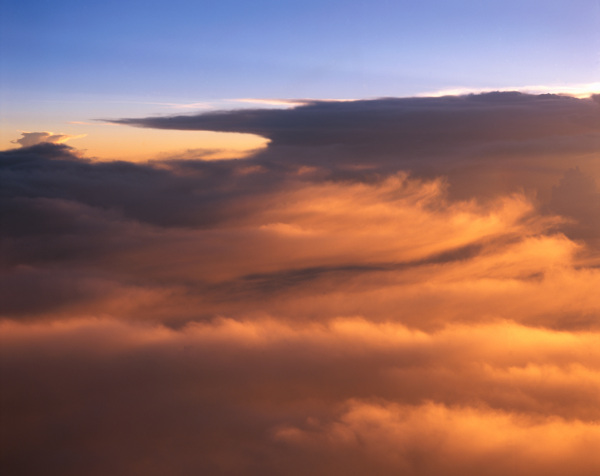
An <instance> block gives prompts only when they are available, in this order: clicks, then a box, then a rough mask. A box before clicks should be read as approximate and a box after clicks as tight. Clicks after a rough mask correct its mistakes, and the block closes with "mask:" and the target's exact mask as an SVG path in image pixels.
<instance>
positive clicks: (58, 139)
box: [12, 131, 87, 147]
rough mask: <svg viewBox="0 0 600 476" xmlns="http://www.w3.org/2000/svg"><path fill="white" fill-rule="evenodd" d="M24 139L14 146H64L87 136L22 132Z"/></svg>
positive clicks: (17, 141)
mask: <svg viewBox="0 0 600 476" xmlns="http://www.w3.org/2000/svg"><path fill="white" fill-rule="evenodd" d="M21 135H22V137H21V138H20V139H15V140H14V141H12V143H13V144H20V145H21V147H31V146H33V145H37V144H41V143H50V144H64V143H65V142H67V141H69V140H72V139H79V138H81V137H85V136H86V135H87V134H79V135H68V134H54V133H53V132H24V131H23V132H21Z"/></svg>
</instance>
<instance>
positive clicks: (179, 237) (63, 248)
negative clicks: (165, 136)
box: [0, 93, 600, 476]
mask: <svg viewBox="0 0 600 476" xmlns="http://www.w3.org/2000/svg"><path fill="white" fill-rule="evenodd" d="M598 106H599V105H598V103H597V102H596V101H594V100H592V99H576V98H572V97H562V96H548V95H543V96H531V95H526V94H521V93H493V94H485V95H473V96H465V97H442V98H410V99H380V100H374V101H356V102H347V103H341V102H340V103H334V102H311V103H306V104H304V105H302V106H299V107H296V108H293V109H284V110H283V109H282V110H275V109H272V110H242V111H229V112H211V113H206V114H202V115H197V116H175V117H171V118H146V119H135V120H133V119H132V120H124V121H121V122H123V123H127V124H136V125H140V126H144V127H165V128H171V127H173V128H185V127H189V128H197V129H203V128H208V129H211V130H226V131H234V130H235V131H243V132H254V133H257V134H260V135H263V136H265V137H268V138H269V139H270V140H271V142H270V143H269V145H268V146H267V147H266V149H264V150H260V151H255V152H253V153H252V154H250V155H249V156H248V157H246V158H244V159H237V160H211V161H206V160H202V157H200V156H199V155H202V152H201V151H200V152H199V151H192V152H190V153H191V154H198V155H196V156H193V157H188V156H185V157H164V158H163V159H161V160H157V161H151V162H144V163H131V162H124V161H113V162H93V161H91V160H87V159H85V158H82V157H81V156H79V155H78V154H76V153H75V151H74V150H73V149H72V148H70V147H68V146H66V145H64V144H54V143H48V141H46V142H42V143H39V144H36V145H33V146H31V147H21V148H18V149H13V150H8V151H2V152H0V180H1V181H2V184H3V186H2V194H1V195H0V214H1V215H2V219H3V224H2V234H1V236H0V239H1V243H0V246H1V247H2V250H3V253H2V257H1V261H0V316H1V319H0V339H1V345H0V372H1V375H2V378H3V382H7V385H5V387H6V388H5V389H4V388H3V392H2V395H1V396H0V398H1V399H2V401H1V402H0V408H2V412H3V416H2V417H3V431H4V435H5V437H4V439H5V440H6V442H7V444H6V445H5V449H4V450H3V451H4V452H3V454H2V456H1V458H2V467H3V468H5V469H6V470H7V471H8V472H9V473H10V474H37V473H41V472H43V473H44V474H48V475H54V474H60V475H67V476H68V475H75V474H82V472H85V473H86V474H91V475H92V476H94V475H96V474H97V475H102V474H107V473H110V474H114V475H116V476H120V475H128V474H132V473H139V472H143V473H144V474H148V475H154V474H156V475H159V474H165V473H168V474H175V475H180V474H181V475H184V474H190V473H202V474H215V475H216V474H218V475H224V474H249V475H253V474H256V475H258V474H261V475H262V474H274V475H284V474H285V475H290V474H292V475H294V474H298V475H300V474H317V475H319V474H327V475H334V476H335V475H336V474H344V475H346V474H351V473H352V472H356V473H360V474H371V473H377V474H383V475H387V474H400V473H401V474H414V475H429V474H431V475H433V474H461V475H465V476H470V475H475V474H481V473H483V472H485V473H486V474H487V473H489V474H498V475H501V474H506V473H507V472H511V473H516V474H523V475H525V474H527V475H534V476H536V475H542V474H544V475H545V474H557V475H558V474H565V473H569V474H575V475H582V476H583V475H588V474H593V473H594V472H597V470H598V467H599V464H600V462H599V461H598V459H597V457H596V456H595V455H596V453H595V452H594V451H593V449H594V448H596V447H597V446H598V443H599V442H600V440H599V438H600V437H599V434H600V433H599V430H598V424H597V422H598V419H599V417H600V414H599V411H598V405H597V396H598V392H599V391H600V354H599V352H598V350H597V347H598V346H597V345H596V343H597V341H598V338H599V335H598V334H599V332H600V321H599V320H598V316H599V315H600V300H599V299H598V297H597V294H598V293H597V289H599V288H600V268H599V267H598V264H599V256H600V254H599V250H600V243H599V242H600V227H599V225H598V223H600V222H599V220H598V213H597V212H598V203H600V198H599V197H600V191H599V190H598V187H597V184H598V183H599V182H598V180H599V179H600V170H599V169H598V167H597V159H598V150H599V149H598V145H599V144H600V137H599V134H600V130H599V116H598V114H599V109H598ZM48 134H49V133H48Z"/></svg>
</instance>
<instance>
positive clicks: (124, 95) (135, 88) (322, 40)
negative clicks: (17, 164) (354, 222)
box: [0, 0, 600, 129]
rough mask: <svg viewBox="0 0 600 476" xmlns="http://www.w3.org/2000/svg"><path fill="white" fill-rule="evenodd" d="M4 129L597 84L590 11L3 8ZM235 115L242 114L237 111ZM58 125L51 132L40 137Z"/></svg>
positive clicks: (497, 6)
mask: <svg viewBox="0 0 600 476" xmlns="http://www.w3.org/2000/svg"><path fill="white" fill-rule="evenodd" d="M0 5H1V12H2V20H1V22H2V25H1V27H2V28H1V30H2V33H1V38H0V44H1V45H2V46H1V50H0V53H1V77H0V78H1V93H0V94H1V95H0V99H1V101H2V102H3V103H4V106H3V109H4V111H5V112H4V119H3V126H4V127H5V128H10V129H14V128H15V127H17V128H19V127H20V128H31V127H34V126H35V127H41V125H40V123H42V124H46V123H51V122H52V118H53V117H54V118H56V120H57V121H62V123H64V122H68V121H69V120H74V121H83V120H90V119H93V118H97V117H119V116H123V115H130V116H131V115H139V114H150V113H158V114H160V113H165V112H169V111H168V107H164V105H162V104H156V103H165V102H166V103H171V102H172V103H196V102H206V103H209V104H212V105H213V106H214V107H233V106H232V105H231V104H227V103H226V102H223V101H224V100H227V99H234V98H247V97H252V98H367V97H381V96H410V95H415V94H420V93H426V92H429V91H436V90H443V89H447V88H474V89H479V88H483V89H494V88H506V87H518V86H526V85H550V86H563V85H569V84H581V83H590V82H595V81H598V79H599V78H600V33H599V32H600V2H599V1H598V0H578V1H577V0H576V1H573V0H571V1H566V0H561V1H540V0H521V1H513V0H508V1H506V0H504V1H496V0H492V1H439V0H438V1H419V2H416V1H411V2H407V1H384V0H376V1H369V2H366V1H339V0H329V1H313V0H308V1H302V2H300V1H281V0H279V1H272V0H259V1H252V2H249V1H239V0H220V1H182V0H171V1H164V0H158V1H157V0H154V1H152V0H150V1H138V0H132V1H114V0H108V1H104V2H82V1H72V0H53V1H41V0H36V1H32V0H19V1H15V0H10V1H8V0H2V1H1V2H0ZM236 106H237V107H239V105H236ZM46 127H54V126H51V125H49V126H46Z"/></svg>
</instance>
